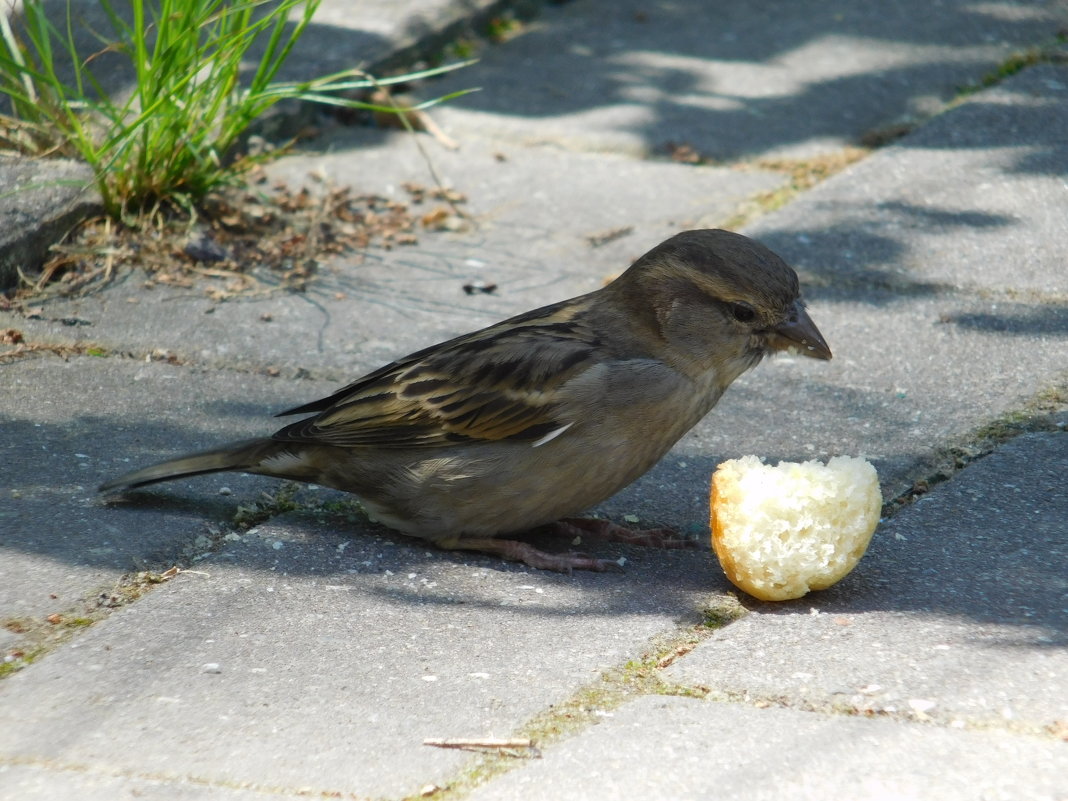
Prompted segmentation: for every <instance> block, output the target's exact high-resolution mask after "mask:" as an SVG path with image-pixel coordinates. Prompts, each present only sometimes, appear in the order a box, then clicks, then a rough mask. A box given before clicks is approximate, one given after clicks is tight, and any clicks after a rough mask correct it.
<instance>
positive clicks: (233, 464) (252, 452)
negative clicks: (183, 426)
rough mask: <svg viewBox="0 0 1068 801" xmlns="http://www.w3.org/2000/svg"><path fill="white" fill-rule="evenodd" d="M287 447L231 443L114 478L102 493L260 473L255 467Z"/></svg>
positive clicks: (270, 443) (264, 442) (269, 443)
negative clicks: (229, 472)
mask: <svg viewBox="0 0 1068 801" xmlns="http://www.w3.org/2000/svg"><path fill="white" fill-rule="evenodd" d="M284 447H285V445H284V444H283V443H281V442H276V441H275V440H271V439H249V440H245V441H243V442H231V443H230V444H229V445H223V446H222V447H219V448H213V449H212V450H210V451H201V452H199V453H191V454H189V455H187V456H181V457H179V458H177V459H171V460H169V461H166V462H160V463H159V464H154V465H152V466H150V467H142V468H141V469H140V470H134V471H133V472H132V473H127V474H126V475H123V476H119V477H118V478H114V479H112V480H111V481H107V482H105V483H103V484H101V485H100V492H121V491H123V490H128V489H133V488H134V487H143V486H145V485H146V484H155V483H156V482H157V481H170V480H171V479H174V478H185V477H188V476H198V475H201V474H202V473H219V472H222V471H224V470H238V471H248V472H259V471H258V470H255V468H256V467H257V466H258V465H259V464H260V463H261V462H262V461H263V460H264V459H266V458H268V457H270V456H273V455H276V454H277V453H278V452H279V451H281V450H283V449H284Z"/></svg>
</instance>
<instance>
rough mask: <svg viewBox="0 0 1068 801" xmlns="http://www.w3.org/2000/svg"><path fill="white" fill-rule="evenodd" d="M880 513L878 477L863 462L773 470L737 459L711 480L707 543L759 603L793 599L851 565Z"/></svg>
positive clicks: (846, 459) (839, 460)
mask: <svg viewBox="0 0 1068 801" xmlns="http://www.w3.org/2000/svg"><path fill="white" fill-rule="evenodd" d="M881 509H882V495H881V493H880V491H879V477H878V475H877V474H876V472H875V468H874V467H873V466H872V465H871V463H869V462H868V461H866V460H864V459H861V458H856V457H851V456H835V457H833V458H832V459H831V460H830V461H829V462H828V463H827V464H822V463H820V462H817V461H810V462H803V463H797V462H782V463H780V464H778V465H776V466H774V467H773V466H771V465H766V464H763V463H762V462H761V461H760V459H758V458H757V457H756V456H744V457H742V458H740V459H731V460H730V461H726V462H723V463H722V464H721V465H719V467H718V468H717V469H716V472H715V473H714V474H713V476H712V504H711V524H712V545H713V547H714V548H715V551H716V556H717V557H718V558H719V561H720V564H721V565H722V566H723V571H724V572H725V573H726V574H727V578H729V579H730V580H731V582H732V583H734V585H735V586H737V587H738V588H739V589H742V590H744V591H745V592H747V593H749V594H750V595H752V596H754V597H756V598H759V599H761V600H764V601H785V600H790V599H793V598H800V597H801V596H803V595H805V594H806V593H807V592H809V590H822V589H825V588H827V587H830V586H831V585H832V584H834V583H835V582H837V581H839V580H840V579H842V578H843V577H844V576H845V575H846V574H847V573H849V571H851V570H852V569H853V568H854V567H855V566H856V564H857V562H859V561H860V558H861V557H862V556H863V555H864V552H865V551H866V550H867V548H868V543H869V542H870V541H871V536H872V533H873V532H874V531H875V527H876V526H877V525H878V523H879V513H880V510H881Z"/></svg>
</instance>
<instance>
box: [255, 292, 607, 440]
mask: <svg viewBox="0 0 1068 801" xmlns="http://www.w3.org/2000/svg"><path fill="white" fill-rule="evenodd" d="M582 309H583V304H581V303H576V301H574V300H573V301H565V302H564V303H560V304H556V305H554V306H548V307H546V308H544V309H537V310H535V311H532V312H528V313H526V314H524V315H520V316H519V317H514V318H512V319H510V320H506V321H505V322H503V323H498V324H497V325H495V326H491V327H489V328H486V329H483V330H481V331H476V332H475V333H473V334H467V335H465V336H461V337H458V338H456V339H453V340H450V341H448V342H444V343H442V344H440V345H435V346H433V347H431V348H427V349H426V350H422V351H419V352H417V353H413V354H412V355H410V356H407V357H405V358H403V359H400V360H398V361H396V362H393V363H392V364H388V365H386V366H385V367H382V368H381V369H379V370H376V371H375V372H373V373H371V374H369V375H367V376H365V377H363V378H361V379H359V380H358V381H356V382H354V383H352V384H350V385H348V386H347V387H344V388H343V389H341V390H339V391H338V392H336V393H334V394H333V395H331V396H329V397H326V398H323V399H322V400H319V401H314V402H312V403H309V404H306V405H304V406H300V407H297V408H295V409H291V410H289V411H287V412H283V414H304V413H310V412H318V414H317V415H316V416H315V417H310V418H308V419H306V420H302V421H300V422H297V423H294V424H292V425H290V426H287V427H286V428H283V429H282V430H281V431H279V432H278V433H276V434H275V435H274V438H275V439H279V440H284V441H301V442H316V443H321V444H327V445H338V446H357V445H374V446H377V447H406V448H410V447H440V446H444V445H450V444H455V443H458V442H465V441H466V442H471V441H482V442H486V441H498V440H509V439H510V440H520V441H522V440H527V441H536V440H538V439H541V438H545V437H547V436H550V435H552V434H553V432H554V431H558V430H559V429H561V428H562V427H564V426H566V425H568V424H569V423H571V422H574V421H571V420H563V419H560V418H559V417H558V416H557V413H558V412H559V410H560V398H559V391H560V388H561V387H562V386H563V385H564V384H565V383H566V382H567V381H569V380H570V379H572V378H573V377H575V376H577V375H579V374H581V373H582V372H583V371H585V370H588V369H589V368H590V367H592V366H593V365H595V364H597V363H598V362H600V361H601V360H602V359H603V358H604V348H603V346H602V345H601V343H600V341H599V340H598V338H597V337H596V335H594V333H593V331H592V330H591V329H590V328H589V327H588V326H587V325H586V324H584V322H583V320H582V314H581V312H582Z"/></svg>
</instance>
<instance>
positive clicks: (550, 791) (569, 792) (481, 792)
mask: <svg viewBox="0 0 1068 801" xmlns="http://www.w3.org/2000/svg"><path fill="white" fill-rule="evenodd" d="M1066 771H1068V749H1065V747H1064V745H1063V744H1062V743H1057V742H1052V741H1048V740H1041V739H1036V738H1029V737H1019V736H1011V735H1006V734H1004V733H1001V732H982V731H954V730H949V729H945V728H939V727H935V726H921V725H916V724H907V723H894V722H890V721H886V720H865V719H861V718H850V717H844V716H825V715H815V714H811V713H806V712H798V711H795V710H789V709H754V708H751V707H743V706H739V705H734V704H721V703H715V702H709V701H700V700H694V699H689V698H670V697H662V696H646V697H644V698H639V699H638V700H636V701H634V702H632V703H630V704H627V705H626V706H624V707H622V708H620V709H617V710H615V711H614V712H612V713H611V717H607V718H605V719H604V720H603V722H601V723H600V724H599V725H597V726H594V727H592V728H590V729H588V730H587V731H585V732H583V733H582V734H580V735H579V736H578V737H575V738H574V739H572V740H569V741H567V742H565V743H563V744H562V745H560V746H557V747H554V748H551V749H548V750H547V751H546V753H545V758H544V759H540V760H536V761H532V762H529V763H527V764H526V765H524V766H523V767H521V768H519V769H517V770H515V771H513V772H511V773H508V774H506V775H505V776H502V777H500V778H498V779H496V780H494V781H491V782H490V783H488V784H486V785H484V786H483V787H480V788H479V789H477V790H476V791H475V792H474V793H472V794H471V795H469V796H468V798H470V799H471V801H491V799H492V801H506V800H507V799H522V801H539V799H557V798H582V799H588V800H589V801H596V799H602V798H603V799H616V798H671V799H678V801H687V799H707V798H717V799H745V801H779V799H783V798H789V799H791V801H795V800H796V801H808V800H811V801H820V800H821V799H826V798H849V799H858V801H875V799H886V798H895V799H923V798H938V799H951V800H953V801H957V800H959V801H972V799H976V798H983V799H994V800H997V801H1008V799H1024V798H1029V799H1044V800H1046V801H1054V800H1055V799H1060V798H1063V797H1064V795H1063V792H1064V775H1065V772H1066Z"/></svg>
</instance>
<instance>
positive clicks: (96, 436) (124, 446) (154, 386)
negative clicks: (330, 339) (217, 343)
mask: <svg viewBox="0 0 1068 801" xmlns="http://www.w3.org/2000/svg"><path fill="white" fill-rule="evenodd" d="M0 376H2V377H0V381H2V382H3V386H4V391H3V392H2V393H0V460H2V463H3V464H4V465H5V469H4V471H3V472H4V478H3V480H2V483H0V487H2V489H0V530H2V532H3V534H2V535H0V618H2V619H4V620H9V619H11V618H19V617H44V616H46V615H49V614H52V613H60V612H65V611H67V610H68V609H70V608H71V607H72V606H73V605H75V604H77V603H78V602H80V601H82V600H86V599H88V600H91V599H92V597H94V595H95V594H96V593H97V592H99V591H101V590H108V589H111V588H113V587H114V585H115V583H116V581H117V580H118V579H119V577H121V576H122V575H123V574H124V573H126V572H129V571H136V570H146V569H152V570H160V569H166V568H168V567H170V566H171V565H172V564H173V563H174V560H175V559H176V558H178V557H179V555H180V554H181V553H182V552H183V551H184V550H186V549H188V548H190V547H192V545H193V543H194V542H195V541H196V539H197V537H202V536H204V535H206V534H208V529H209V528H212V527H218V526H219V525H220V524H222V523H224V522H225V521H227V520H230V519H231V518H232V517H233V515H234V513H235V511H236V509H237V506H238V505H239V504H241V503H248V502H249V501H250V500H254V499H256V498H258V497H259V492H260V490H262V489H264V488H267V487H270V486H275V485H276V484H277V482H271V481H270V480H269V479H264V478H254V477H251V476H241V475H237V474H228V475H226V477H225V478H222V479H220V478H219V477H217V476H215V477H204V478H200V479H195V481H196V484H192V485H185V486H184V487H170V488H168V490H167V492H166V494H165V495H163V496H159V495H157V494H153V493H147V492H146V493H144V494H142V496H141V500H140V501H137V500H131V501H130V502H129V503H126V504H118V505H116V506H104V505H102V504H101V502H100V500H99V498H98V496H97V492H96V488H97V486H98V485H99V484H100V483H101V482H102V481H104V480H106V479H107V478H109V477H113V476H115V475H117V474H118V473H121V472H124V471H126V470H129V469H132V468H133V467H134V466H136V465H139V464H148V463H150V462H151V461H153V460H159V459H162V458H166V457H167V456H171V455H177V454H178V453H180V452H182V451H185V450H187V449H188V450H196V449H199V448H202V447H205V446H207V445H209V444H212V443H214V442H220V441H226V440H228V439H241V438H243V437H248V436H251V435H254V434H255V433H257V432H260V431H264V430H265V428H266V427H265V426H264V424H263V421H264V419H265V418H266V417H267V414H268V413H269V411H270V410H272V409H277V408H281V407H283V406H285V404H287V403H291V402H294V401H297V400H300V396H299V395H298V396H297V397H296V398H295V397H294V393H296V392H298V391H299V390H307V389H308V388H309V387H308V386H305V385H304V384H303V383H302V384H298V386H297V387H293V386H290V385H286V384H283V383H281V382H278V381H272V380H271V379H268V378H264V377H260V376H253V375H247V374H240V373H221V374H220V373H216V374H212V373H204V372H200V371H195V370H188V369H183V368H179V367H174V366H171V365H167V364H160V363H148V364H146V363H143V362H135V361H133V360H128V359H120V358H93V357H71V358H70V359H68V360H62V359H59V358H57V357H52V356H44V357H40V358H35V359H25V360H23V361H18V362H14V363H10V364H5V365H3V366H0ZM306 383H307V384H311V382H306ZM322 388H323V389H327V388H326V387H322ZM268 425H269V424H268ZM224 486H225V487H228V488H230V492H231V494H228V495H225V496H221V495H220V494H219V489H220V488H221V487H224ZM198 490H199V491H198ZM5 633H7V632H5Z"/></svg>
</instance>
